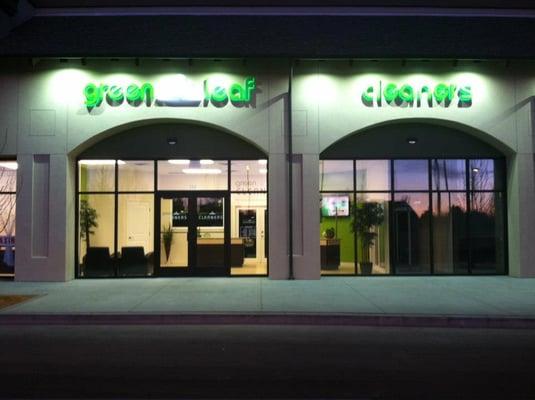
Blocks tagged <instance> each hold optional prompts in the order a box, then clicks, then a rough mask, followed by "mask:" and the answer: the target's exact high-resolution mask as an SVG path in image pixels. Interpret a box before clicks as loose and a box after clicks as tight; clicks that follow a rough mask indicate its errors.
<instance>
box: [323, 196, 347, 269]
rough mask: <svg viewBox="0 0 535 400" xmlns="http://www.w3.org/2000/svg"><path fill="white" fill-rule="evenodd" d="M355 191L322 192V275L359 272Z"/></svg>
mask: <svg viewBox="0 0 535 400" xmlns="http://www.w3.org/2000/svg"><path fill="white" fill-rule="evenodd" d="M353 206H354V199H353V193H322V194H321V196H320V234H321V237H320V257H321V261H320V265H321V273H322V275H352V274H354V273H355V237H354V234H353V229H352V214H351V213H352V209H353Z"/></svg>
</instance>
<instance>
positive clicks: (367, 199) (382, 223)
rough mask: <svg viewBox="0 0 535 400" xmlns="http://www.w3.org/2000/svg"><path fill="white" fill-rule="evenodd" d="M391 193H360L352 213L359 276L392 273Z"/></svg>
mask: <svg viewBox="0 0 535 400" xmlns="http://www.w3.org/2000/svg"><path fill="white" fill-rule="evenodd" d="M389 207H390V194H389V193H359V194H358V196H357V206H356V207H355V208H354V209H353V212H352V221H353V222H352V223H353V230H354V231H355V233H356V235H357V257H358V273H359V274H360V275H370V274H379V275H380V274H389V273H390V246H389V242H390V240H389V222H390V221H389Z"/></svg>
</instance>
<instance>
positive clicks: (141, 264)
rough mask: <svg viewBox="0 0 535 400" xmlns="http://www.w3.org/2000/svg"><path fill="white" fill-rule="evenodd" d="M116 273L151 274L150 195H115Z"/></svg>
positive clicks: (151, 230)
mask: <svg viewBox="0 0 535 400" xmlns="http://www.w3.org/2000/svg"><path fill="white" fill-rule="evenodd" d="M118 200H119V203H118V205H119V209H118V213H119V214H118V220H117V221H118V222H117V223H118V226H117V243H118V259H117V273H118V275H119V276H148V275H152V274H153V273H154V234H153V230H154V229H153V227H154V195H153V194H119V199H118Z"/></svg>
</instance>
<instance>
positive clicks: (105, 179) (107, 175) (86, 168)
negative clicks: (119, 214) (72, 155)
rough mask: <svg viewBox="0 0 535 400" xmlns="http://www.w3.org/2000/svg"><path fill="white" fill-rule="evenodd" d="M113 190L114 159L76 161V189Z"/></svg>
mask: <svg viewBox="0 0 535 400" xmlns="http://www.w3.org/2000/svg"><path fill="white" fill-rule="evenodd" d="M114 190H115V160H80V161H78V191H80V192H113V191H114Z"/></svg>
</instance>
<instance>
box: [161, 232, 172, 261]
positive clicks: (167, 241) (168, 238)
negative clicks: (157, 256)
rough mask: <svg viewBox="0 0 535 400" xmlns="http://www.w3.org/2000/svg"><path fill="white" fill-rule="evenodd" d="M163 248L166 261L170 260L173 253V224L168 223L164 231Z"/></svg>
mask: <svg viewBox="0 0 535 400" xmlns="http://www.w3.org/2000/svg"><path fill="white" fill-rule="evenodd" d="M162 240H163V248H164V250H165V262H167V261H169V255H170V254H171V245H172V244H173V228H171V225H170V224H169V225H167V227H166V228H164V229H163V231H162Z"/></svg>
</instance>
